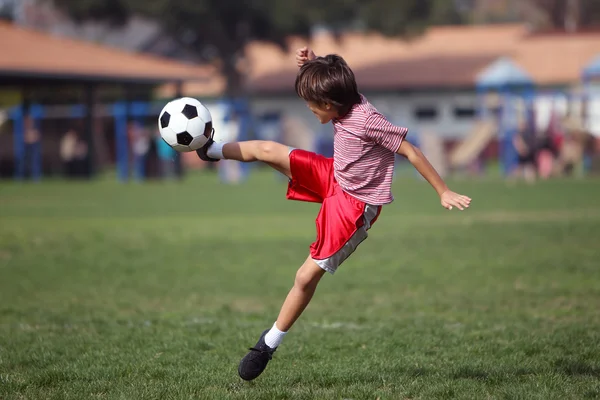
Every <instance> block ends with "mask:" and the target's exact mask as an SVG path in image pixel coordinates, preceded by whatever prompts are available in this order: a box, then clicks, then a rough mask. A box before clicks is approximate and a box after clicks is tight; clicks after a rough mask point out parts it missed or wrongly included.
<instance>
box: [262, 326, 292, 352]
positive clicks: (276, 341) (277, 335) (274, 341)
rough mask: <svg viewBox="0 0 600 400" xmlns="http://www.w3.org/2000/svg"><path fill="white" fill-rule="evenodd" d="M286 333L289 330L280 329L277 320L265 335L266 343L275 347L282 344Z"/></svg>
mask: <svg viewBox="0 0 600 400" xmlns="http://www.w3.org/2000/svg"><path fill="white" fill-rule="evenodd" d="M286 333H287V332H281V331H280V330H279V329H277V322H275V323H274V324H273V327H272V328H271V330H270V331H269V332H267V334H266V335H265V343H266V344H267V346H269V347H270V348H272V349H274V348H275V347H277V346H279V345H280V344H281V341H282V340H283V337H284V336H285V334H286Z"/></svg>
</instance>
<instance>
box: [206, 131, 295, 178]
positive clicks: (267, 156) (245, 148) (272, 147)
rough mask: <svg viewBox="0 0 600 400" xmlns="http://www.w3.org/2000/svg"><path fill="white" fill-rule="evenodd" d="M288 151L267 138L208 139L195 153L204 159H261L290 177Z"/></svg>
mask: <svg viewBox="0 0 600 400" xmlns="http://www.w3.org/2000/svg"><path fill="white" fill-rule="evenodd" d="M289 151H290V149H289V147H288V146H286V145H283V144H281V143H277V142H272V141H268V140H248V141H244V142H231V143H216V142H213V140H212V139H210V140H209V141H208V142H207V143H206V144H205V145H204V146H203V147H202V148H201V149H198V150H197V151H196V153H197V154H198V157H200V158H201V159H202V160H204V161H219V160H220V159H226V160H237V161H242V162H252V161H262V162H265V163H267V164H269V165H270V166H271V167H273V168H274V169H276V170H277V171H279V172H281V173H282V174H284V175H285V176H287V177H288V178H291V172H290V157H289Z"/></svg>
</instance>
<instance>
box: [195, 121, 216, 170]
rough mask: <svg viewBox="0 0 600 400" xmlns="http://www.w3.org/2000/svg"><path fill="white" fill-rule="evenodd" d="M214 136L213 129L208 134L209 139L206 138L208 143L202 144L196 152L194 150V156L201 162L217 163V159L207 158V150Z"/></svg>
mask: <svg viewBox="0 0 600 400" xmlns="http://www.w3.org/2000/svg"><path fill="white" fill-rule="evenodd" d="M214 135H215V130H214V128H213V130H212V131H211V132H210V137H209V138H208V141H207V142H206V143H205V144H204V146H202V147H200V148H199V149H198V150H196V154H197V155H198V157H199V158H200V159H201V160H202V161H210V162H217V161H219V159H218V158H212V157H209V156H208V148H209V147H210V146H211V145H212V144H213V143H214V142H215V141H214V140H213V136H214Z"/></svg>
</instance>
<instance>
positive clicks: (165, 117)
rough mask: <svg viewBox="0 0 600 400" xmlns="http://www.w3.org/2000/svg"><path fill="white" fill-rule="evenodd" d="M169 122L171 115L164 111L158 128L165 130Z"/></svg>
mask: <svg viewBox="0 0 600 400" xmlns="http://www.w3.org/2000/svg"><path fill="white" fill-rule="evenodd" d="M169 121H171V114H169V113H168V112H166V111H165V112H164V114H163V115H162V116H161V117H160V127H161V128H163V129H164V128H166V127H167V126H169Z"/></svg>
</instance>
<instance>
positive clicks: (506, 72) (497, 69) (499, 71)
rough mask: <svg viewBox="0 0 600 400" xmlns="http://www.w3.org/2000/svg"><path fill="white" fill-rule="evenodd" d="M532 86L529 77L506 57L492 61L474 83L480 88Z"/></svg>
mask: <svg viewBox="0 0 600 400" xmlns="http://www.w3.org/2000/svg"><path fill="white" fill-rule="evenodd" d="M533 85H534V83H533V80H532V79H531V76H529V74H528V73H527V72H525V71H524V70H523V68H521V67H519V66H518V65H516V64H515V63H514V62H513V61H512V60H511V59H510V58H508V57H501V58H499V59H498V60H496V61H494V62H493V63H492V64H491V65H490V66H488V67H487V68H486V69H484V70H483V71H482V72H481V73H480V74H479V75H478V76H477V81H476V86H477V87H480V88H501V87H504V86H533Z"/></svg>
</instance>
